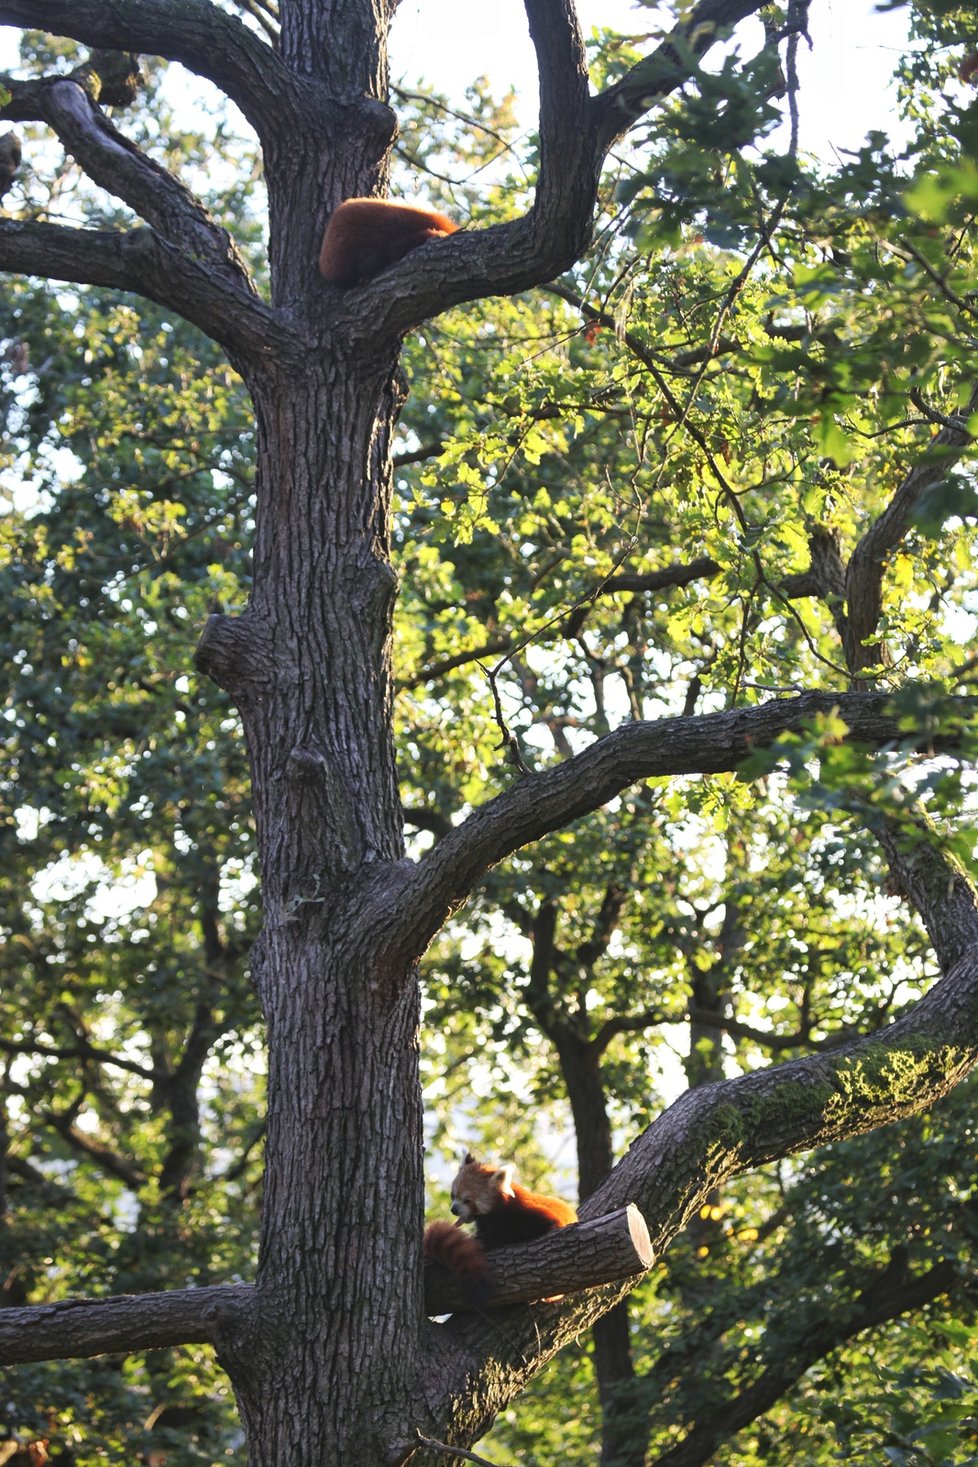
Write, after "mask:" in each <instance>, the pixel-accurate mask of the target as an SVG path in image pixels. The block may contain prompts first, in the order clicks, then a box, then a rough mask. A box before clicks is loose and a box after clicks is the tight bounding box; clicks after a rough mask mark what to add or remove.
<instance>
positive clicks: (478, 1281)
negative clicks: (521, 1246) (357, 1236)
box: [424, 1151, 577, 1298]
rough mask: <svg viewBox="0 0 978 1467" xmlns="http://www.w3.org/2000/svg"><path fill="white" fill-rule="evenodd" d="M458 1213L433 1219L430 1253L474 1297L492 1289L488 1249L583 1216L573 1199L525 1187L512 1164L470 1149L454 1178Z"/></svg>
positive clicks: (427, 1233) (428, 1243) (427, 1252)
mask: <svg viewBox="0 0 978 1467" xmlns="http://www.w3.org/2000/svg"><path fill="white" fill-rule="evenodd" d="M452 1212H453V1213H454V1214H455V1216H456V1217H457V1218H458V1222H455V1223H447V1222H442V1223H430V1224H429V1226H428V1227H427V1228H426V1229H425V1235H424V1254H425V1257H426V1258H433V1259H436V1260H437V1261H438V1262H439V1263H443V1264H444V1265H445V1267H446V1268H448V1269H450V1270H451V1272H452V1273H453V1274H455V1276H456V1278H458V1279H459V1280H460V1282H461V1283H462V1285H463V1287H464V1288H465V1291H466V1293H468V1294H470V1295H471V1296H472V1297H473V1298H478V1297H479V1296H482V1297H484V1296H485V1295H486V1293H487V1292H488V1288H489V1279H490V1273H489V1262H488V1259H487V1258H486V1253H487V1252H488V1251H490V1250H491V1249H493V1248H504V1247H505V1246H506V1245H507V1244H508V1243H530V1242H532V1241H533V1239H534V1238H542V1237H544V1235H545V1234H547V1233H552V1232H553V1231H554V1229H555V1228H565V1227H567V1225H568V1224H569V1223H572V1222H576V1221H577V1213H576V1212H575V1211H574V1209H573V1207H571V1206H570V1204H569V1203H567V1202H561V1200H560V1198H559V1197H545V1196H543V1195H542V1193H540V1192H531V1191H529V1190H528V1188H526V1187H521V1186H520V1185H519V1183H518V1182H514V1181H513V1167H512V1166H501V1167H495V1166H492V1165H491V1164H490V1163H488V1162H482V1161H476V1159H475V1157H474V1156H473V1155H472V1153H471V1152H470V1151H469V1152H466V1154H465V1160H464V1161H463V1162H462V1165H461V1166H460V1167H459V1169H458V1173H457V1175H456V1177H455V1180H454V1182H453V1183H452ZM468 1222H471V1223H474V1224H475V1237H472V1235H471V1234H469V1233H463V1232H460V1231H459V1229H460V1228H461V1227H462V1224H463V1223H468Z"/></svg>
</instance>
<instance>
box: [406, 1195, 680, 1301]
mask: <svg viewBox="0 0 978 1467" xmlns="http://www.w3.org/2000/svg"><path fill="white" fill-rule="evenodd" d="M487 1256H488V1259H489V1264H490V1272H491V1278H492V1283H491V1293H490V1297H489V1299H488V1300H487V1301H486V1302H484V1303H483V1302H481V1301H480V1304H479V1308H480V1309H501V1308H502V1307H503V1306H504V1305H506V1304H522V1303H528V1302H530V1301H531V1300H534V1299H543V1298H546V1297H549V1296H551V1295H554V1294H579V1293H582V1292H583V1291H584V1290H585V1289H593V1288H595V1287H596V1286H597V1285H599V1284H608V1283H614V1282H616V1281H617V1280H619V1279H628V1278H634V1277H635V1276H636V1275H638V1274H643V1273H645V1272H646V1271H647V1270H648V1269H649V1268H651V1266H652V1245H651V1243H650V1242H649V1230H648V1228H647V1227H646V1225H645V1219H644V1218H643V1217H642V1214H641V1213H640V1212H639V1210H638V1208H637V1207H622V1208H619V1209H618V1210H617V1211H615V1212H612V1213H610V1214H608V1215H607V1216H604V1217H598V1218H592V1219H591V1221H590V1222H586V1223H577V1224H575V1225H574V1226H572V1227H569V1228H560V1229H558V1230H557V1231H556V1232H554V1233H550V1234H548V1236H547V1237H545V1238H539V1239H537V1241H536V1242H534V1243H520V1244H514V1245H513V1246H512V1247H511V1248H498V1249H493V1250H491V1251H490V1252H489V1254H488V1255H487ZM424 1295H425V1312H426V1313H427V1314H450V1313H452V1312H453V1311H457V1310H464V1309H471V1308H472V1307H473V1306H472V1303H471V1301H469V1300H467V1298H466V1295H465V1293H464V1291H463V1290H462V1289H461V1288H460V1286H459V1283H458V1280H457V1279H456V1278H455V1277H454V1275H452V1274H451V1273H450V1272H449V1271H448V1269H447V1268H445V1266H444V1265H443V1264H440V1263H431V1262H429V1263H426V1264H425V1283H424Z"/></svg>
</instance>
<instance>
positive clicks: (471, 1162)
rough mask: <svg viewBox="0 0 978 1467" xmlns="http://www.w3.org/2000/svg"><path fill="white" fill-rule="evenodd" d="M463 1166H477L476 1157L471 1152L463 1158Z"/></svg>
mask: <svg viewBox="0 0 978 1467" xmlns="http://www.w3.org/2000/svg"><path fill="white" fill-rule="evenodd" d="M462 1165H463V1166H475V1165H476V1160H475V1157H474V1156H473V1155H472V1153H471V1151H467V1152H466V1153H465V1155H464V1156H463V1157H462Z"/></svg>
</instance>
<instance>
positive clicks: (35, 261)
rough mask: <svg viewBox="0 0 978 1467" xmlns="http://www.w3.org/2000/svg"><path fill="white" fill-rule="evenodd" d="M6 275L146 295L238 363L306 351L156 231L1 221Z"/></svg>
mask: <svg viewBox="0 0 978 1467" xmlns="http://www.w3.org/2000/svg"><path fill="white" fill-rule="evenodd" d="M0 270H10V271H16V272H17V273H20V274H24V275H39V276H42V277H46V278H48V279H51V280H68V281H71V282H72V283H73V284H76V285H108V286H113V287H115V288H116V289H118V290H128V291H133V292H135V293H136V294H138V295H144V296H146V297H147V298H148V299H149V300H152V301H156V302H157V304H159V305H162V306H165V307H166V308H167V309H168V310H173V311H176V312H177V313H178V314H179V315H181V316H183V317H185V319H186V320H188V321H192V322H193V323H194V325H195V326H199V327H200V328H201V330H203V331H205V332H206V333H207V334H208V335H209V336H211V337H213V339H214V340H215V341H217V342H220V344H221V345H222V346H224V347H225V348H226V349H227V351H228V352H229V353H230V354H231V356H232V358H233V359H234V360H235V361H236V362H254V361H256V360H258V361H262V360H265V359H271V358H272V357H273V356H274V355H275V354H277V355H278V357H279V358H280V359H281V358H282V357H283V354H284V357H285V359H286V360H288V359H289V358H291V357H292V356H293V355H301V354H302V352H303V350H304V349H305V348H304V344H303V343H302V342H301V341H300V340H298V338H296V337H295V335H294V333H293V332H291V330H290V329H289V328H288V327H287V326H286V325H285V324H284V323H283V321H282V320H281V318H280V317H278V316H277V315H276V313H275V312H274V311H273V310H271V308H270V307H268V306H266V305H264V304H263V303H262V302H261V301H259V300H258V299H257V297H255V296H251V295H246V294H245V293H244V291H242V290H241V289H239V288H238V287H236V286H232V285H230V284H229V283H228V282H227V281H226V280H222V279H221V278H219V277H216V276H215V274H214V272H213V271H211V270H210V269H208V267H207V265H206V264H204V263H201V262H199V261H197V260H193V259H187V258H186V257H185V256H183V255H182V254H181V253H180V251H178V250H176V249H174V247H173V246H172V245H170V244H168V243H167V242H166V241H165V240H162V239H160V238H159V237H158V236H157V235H155V234H154V233H153V231H152V230H150V229H134V230H131V231H129V232H128V233H120V232H118V231H115V230H97V229H69V228H67V227H64V226H62V225H57V224H35V223H23V222H21V221H20V220H16V219H0Z"/></svg>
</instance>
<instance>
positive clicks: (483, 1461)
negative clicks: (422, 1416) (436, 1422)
mask: <svg viewBox="0 0 978 1467" xmlns="http://www.w3.org/2000/svg"><path fill="white" fill-rule="evenodd" d="M418 1441H419V1442H420V1443H421V1445H422V1446H425V1447H431V1448H432V1449H433V1450H434V1451H436V1452H443V1453H444V1454H445V1456H447V1457H464V1458H465V1460H466V1462H477V1463H478V1464H479V1467H498V1464H497V1463H495V1462H490V1460H489V1458H488V1457H479V1456H477V1455H476V1453H475V1452H467V1451H466V1450H465V1448H464V1447H450V1446H449V1445H448V1443H447V1442H440V1441H436V1440H435V1438H434V1437H433V1436H423V1435H422V1434H421V1432H420V1431H419V1432H418Z"/></svg>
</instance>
